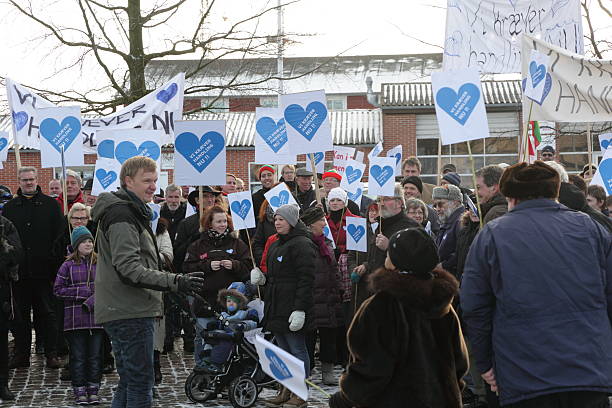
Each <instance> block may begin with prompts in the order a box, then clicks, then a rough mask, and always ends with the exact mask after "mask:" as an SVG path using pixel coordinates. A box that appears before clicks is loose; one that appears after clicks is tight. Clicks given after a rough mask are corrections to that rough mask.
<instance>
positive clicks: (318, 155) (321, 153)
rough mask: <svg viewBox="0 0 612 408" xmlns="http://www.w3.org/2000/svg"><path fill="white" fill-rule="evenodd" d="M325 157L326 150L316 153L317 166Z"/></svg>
mask: <svg viewBox="0 0 612 408" xmlns="http://www.w3.org/2000/svg"><path fill="white" fill-rule="evenodd" d="M324 157H325V153H324V152H317V153H314V162H315V166H316V165H317V164H319V163H321V160H323V158H324Z"/></svg>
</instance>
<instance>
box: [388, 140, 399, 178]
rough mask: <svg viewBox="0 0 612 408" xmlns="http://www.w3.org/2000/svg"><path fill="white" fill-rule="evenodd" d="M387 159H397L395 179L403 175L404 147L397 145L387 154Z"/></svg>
mask: <svg viewBox="0 0 612 408" xmlns="http://www.w3.org/2000/svg"><path fill="white" fill-rule="evenodd" d="M387 157H393V158H394V159H395V177H401V175H402V145H397V146H395V147H394V148H393V149H391V150H389V151H388V152H387Z"/></svg>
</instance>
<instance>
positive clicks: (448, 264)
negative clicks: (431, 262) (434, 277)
mask: <svg viewBox="0 0 612 408" xmlns="http://www.w3.org/2000/svg"><path fill="white" fill-rule="evenodd" d="M464 212H465V208H464V207H463V206H459V208H457V209H456V210H455V211H453V212H452V214H451V215H450V217H449V218H448V220H446V222H445V223H444V224H442V225H441V226H440V233H439V234H438V236H437V237H436V244H437V245H438V256H439V257H440V263H442V267H443V268H444V269H446V270H447V271H449V272H450V273H452V274H453V275H454V276H457V238H458V237H459V231H461V215H462V214H463V213H464Z"/></svg>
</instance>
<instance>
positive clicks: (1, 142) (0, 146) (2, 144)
mask: <svg viewBox="0 0 612 408" xmlns="http://www.w3.org/2000/svg"><path fill="white" fill-rule="evenodd" d="M6 146H8V139H7V138H6V137H0V151H2V150H4V149H5V148H6Z"/></svg>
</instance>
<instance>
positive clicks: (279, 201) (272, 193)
mask: <svg viewBox="0 0 612 408" xmlns="http://www.w3.org/2000/svg"><path fill="white" fill-rule="evenodd" d="M264 197H266V200H268V204H269V205H270V208H272V211H276V210H278V208H279V207H280V206H282V205H285V204H295V205H297V201H295V198H293V195H292V194H291V192H290V191H289V189H288V188H287V185H286V184H285V183H280V184H279V185H277V186H276V187H274V188H272V189H270V190H269V191H268V192H267V193H265V194H264Z"/></svg>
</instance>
